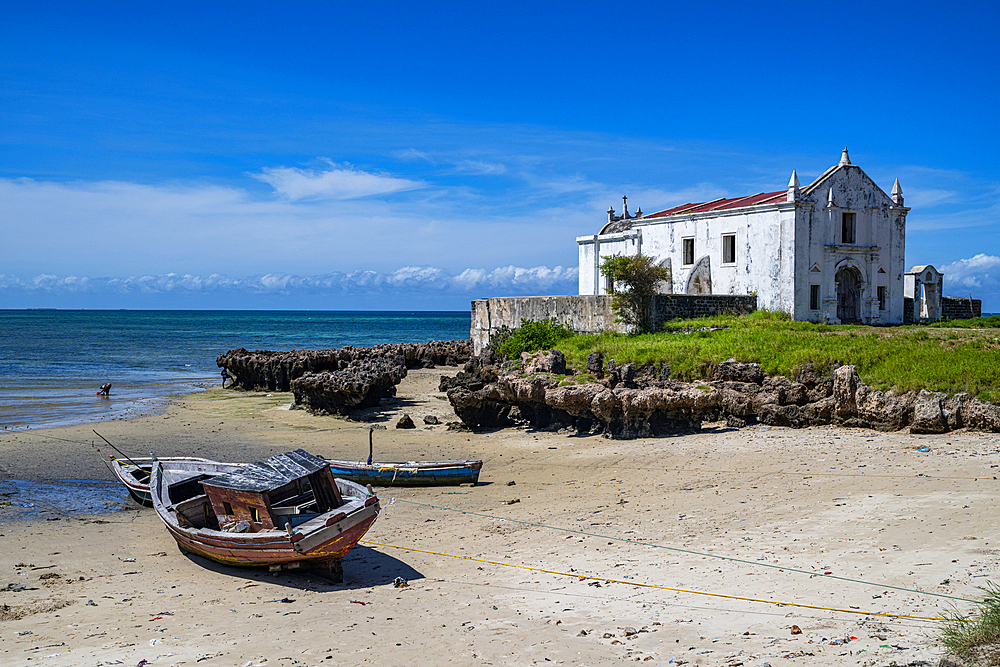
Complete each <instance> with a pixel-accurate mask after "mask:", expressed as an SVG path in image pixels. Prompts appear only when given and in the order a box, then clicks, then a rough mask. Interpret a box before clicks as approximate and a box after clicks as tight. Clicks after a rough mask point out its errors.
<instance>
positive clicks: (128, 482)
mask: <svg viewBox="0 0 1000 667" xmlns="http://www.w3.org/2000/svg"><path fill="white" fill-rule="evenodd" d="M160 460H161V461H163V462H164V463H181V462H192V463H211V461H209V460H208V459H201V458H197V457H194V456H171V457H163V458H161V459H160ZM152 469H153V459H152V458H150V457H148V456H140V457H136V458H134V459H133V458H122V459H119V458H118V457H116V456H112V457H111V472H112V473H113V474H114V476H115V477H116V478H118V481H119V482H121V483H122V484H123V485H124V486H125V488H126V489H128V494H129V495H130V496H132V500H134V501H135V502H137V503H139V504H140V505H142V506H144V507H152V506H153V497H152V495H151V494H150V493H149V475H150V472H151V471H152Z"/></svg>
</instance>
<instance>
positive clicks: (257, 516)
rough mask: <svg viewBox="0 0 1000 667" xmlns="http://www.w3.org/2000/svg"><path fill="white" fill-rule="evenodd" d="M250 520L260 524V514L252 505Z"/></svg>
mask: <svg viewBox="0 0 1000 667" xmlns="http://www.w3.org/2000/svg"><path fill="white" fill-rule="evenodd" d="M250 520H251V521H253V522H254V523H260V512H258V511H257V508H256V507H254V506H253V505H251V506H250Z"/></svg>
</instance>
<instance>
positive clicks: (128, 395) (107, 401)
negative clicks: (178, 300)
mask: <svg viewBox="0 0 1000 667" xmlns="http://www.w3.org/2000/svg"><path fill="white" fill-rule="evenodd" d="M469 324H470V314H469V312H468V311H465V312H380V311H325V312H324V311H162V310H157V311H141V310H0V429H24V428H41V427H49V426H64V425H67V424H73V423H81V422H97V421H103V420H107V419H119V418H125V417H129V416H132V415H135V414H140V413H149V412H155V411H156V410H158V409H159V408H160V407H162V405H163V404H164V403H165V402H166V401H167V400H169V399H170V397H171V396H176V395H179V394H185V393H189V392H191V391H197V390H199V389H203V388H205V387H207V386H211V385H217V384H220V383H221V377H220V375H219V373H220V369H219V368H218V367H217V366H216V365H215V358H216V357H217V356H218V355H219V354H222V353H223V352H226V351H227V350H231V349H235V348H240V347H245V348H247V349H248V350H320V349H329V348H337V347H344V346H345V345H354V346H356V347H364V346H370V345H376V344H378V343H424V342H427V341H430V340H467V339H468V338H469ZM106 382H110V383H111V384H112V388H111V395H110V397H109V398H103V397H100V396H97V390H98V388H99V387H100V386H101V385H102V384H104V383H106Z"/></svg>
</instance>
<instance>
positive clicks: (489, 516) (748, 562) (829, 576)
mask: <svg viewBox="0 0 1000 667" xmlns="http://www.w3.org/2000/svg"><path fill="white" fill-rule="evenodd" d="M394 500H398V501H399V502H401V503H409V504H411V505H420V506H422V507H431V508H433V509H439V510H448V511H449V512H458V513H459V514H469V515H472V516H478V517H482V518H485V519H493V520H495V521H511V522H513V523H521V524H524V525H526V526H534V527H536V528H548V529H550V530H559V531H562V532H565V533H575V534H577V535H586V536H587V537H599V538H601V539H604V540H614V541H616V542H626V543H628V544H636V545H639V546H643V547H652V548H654V549H667V550H670V551H677V552H679V553H684V554H689V555H692V556H704V557H705V558H718V559H720V560H727V561H732V562H734V563H743V564H744V565H756V566H758V567H770V568H774V569H776V570H787V571H788V572H796V573H798V574H808V575H809V576H812V577H824V578H826V579H839V580H840V581H849V582H851V583H854V584H864V585H866V586H874V587H876V588H882V589H887V588H889V589H892V590H896V591H903V592H905V593H916V594H918V595H931V596H934V597H939V598H946V599H948V600H960V601H961V602H976V600H970V599H969V598H963V597H958V596H956V595H948V594H946V593H933V592H931V591H921V590H918V589H914V588H903V587H902V586H890V585H889V584H879V583H876V582H873V581H865V580H864V579H852V578H850V577H841V576H839V575H836V574H822V573H820V572H810V571H809V570H800V569H798V568H794V567H788V566H787V565H776V564H774V563H762V562H760V561H752V560H745V559H743V558H735V557H733V556H721V555H719V554H710V553H705V552H702V551H693V550H691V549H681V548H680V547H670V546H667V545H665V544H655V543H652V542H640V541H638V540H632V539H628V538H626V537H612V536H610V535H601V534H600V533H589V532H587V531H585V530H577V529H575V528H561V527H559V526H550V525H548V524H544V523H538V522H535V521H525V520H523V519H509V518H507V517H502V516H494V515H492V514H484V513H482V512H473V511H471V510H460V509H456V508H454V507H443V506H441V505H431V504H430V503H421V502H418V501H416V500H406V499H405V498H394Z"/></svg>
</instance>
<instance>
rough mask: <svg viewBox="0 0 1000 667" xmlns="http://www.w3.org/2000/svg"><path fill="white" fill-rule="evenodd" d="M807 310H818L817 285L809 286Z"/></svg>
mask: <svg viewBox="0 0 1000 667" xmlns="http://www.w3.org/2000/svg"><path fill="white" fill-rule="evenodd" d="M809 310H819V285H810V286H809Z"/></svg>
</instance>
